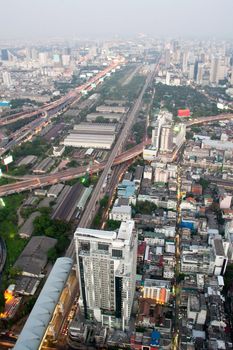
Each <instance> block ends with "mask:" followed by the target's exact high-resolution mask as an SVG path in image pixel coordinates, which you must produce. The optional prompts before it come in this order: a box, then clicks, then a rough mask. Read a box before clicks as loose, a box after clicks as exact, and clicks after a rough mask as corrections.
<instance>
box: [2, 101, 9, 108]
mask: <svg viewBox="0 0 233 350" xmlns="http://www.w3.org/2000/svg"><path fill="white" fill-rule="evenodd" d="M0 107H10V102H9V101H0Z"/></svg>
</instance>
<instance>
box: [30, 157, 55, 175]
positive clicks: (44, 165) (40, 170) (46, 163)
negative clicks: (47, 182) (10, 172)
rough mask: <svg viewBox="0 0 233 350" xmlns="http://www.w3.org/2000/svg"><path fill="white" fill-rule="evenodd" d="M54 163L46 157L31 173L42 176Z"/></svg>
mask: <svg viewBox="0 0 233 350" xmlns="http://www.w3.org/2000/svg"><path fill="white" fill-rule="evenodd" d="M54 163H55V161H54V160H53V159H52V158H50V157H47V158H45V159H43V160H42V161H41V162H40V163H39V164H38V165H36V166H35V168H34V169H33V173H35V174H44V173H46V172H47V171H49V170H50V169H51V168H52V166H53V165H54Z"/></svg>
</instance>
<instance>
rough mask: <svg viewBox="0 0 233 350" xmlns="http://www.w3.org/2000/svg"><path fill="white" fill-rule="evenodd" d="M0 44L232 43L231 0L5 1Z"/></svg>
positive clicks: (3, 2)
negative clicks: (141, 38) (147, 39)
mask: <svg viewBox="0 0 233 350" xmlns="http://www.w3.org/2000/svg"><path fill="white" fill-rule="evenodd" d="M0 3H1V17H0V18H1V19H0V39H17V38H19V39H20V38H24V39H43V38H48V37H63V38H69V37H74V36H75V37H83V36H85V38H88V37H90V38H109V37H112V36H114V35H119V36H122V37H128V36H133V35H137V34H138V33H145V34H146V35H151V36H156V37H160V36H162V37H165V36H166V37H167V36H173V37H174V36H180V37H181V36H182V37H198V38H201V37H203V38H207V37H216V38H223V37H224V38H226V37H227V38H231V37H232V33H233V22H232V13H233V1H232V0H222V1H219V0H204V1H203V0H188V1H187V0H144V1H142V0H117V1H116V0H114V1H113V0H98V1H96V0H85V1H81V0H65V1H62V0H40V1H32V0H20V1H18V0H8V1H5V0H1V2H0Z"/></svg>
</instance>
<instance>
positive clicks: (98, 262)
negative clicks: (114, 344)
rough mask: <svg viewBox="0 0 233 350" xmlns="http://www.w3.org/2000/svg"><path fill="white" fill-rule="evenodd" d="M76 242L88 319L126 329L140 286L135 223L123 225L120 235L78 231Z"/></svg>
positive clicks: (82, 301)
mask: <svg viewBox="0 0 233 350" xmlns="http://www.w3.org/2000/svg"><path fill="white" fill-rule="evenodd" d="M74 240H75V249H76V256H77V273H78V277H79V283H80V305H81V308H82V309H83V311H84V315H85V317H87V318H94V319H95V320H96V321H98V322H101V323H102V325H105V326H108V327H110V328H114V327H116V328H121V329H123V330H125V328H126V327H127V325H128V322H129V320H130V315H131V309H132V305H133V299H134V292H135V284H136V260H137V234H136V232H135V230H134V221H133V220H128V221H126V222H122V223H121V226H120V228H119V231H118V232H114V231H103V230H92V229H86V228H77V230H76V232H75V234H74Z"/></svg>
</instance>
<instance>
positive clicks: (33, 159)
mask: <svg viewBox="0 0 233 350" xmlns="http://www.w3.org/2000/svg"><path fill="white" fill-rule="evenodd" d="M36 160H37V156H26V157H24V158H23V159H21V160H20V162H19V163H18V166H29V165H32V164H34V163H35V162H36Z"/></svg>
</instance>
